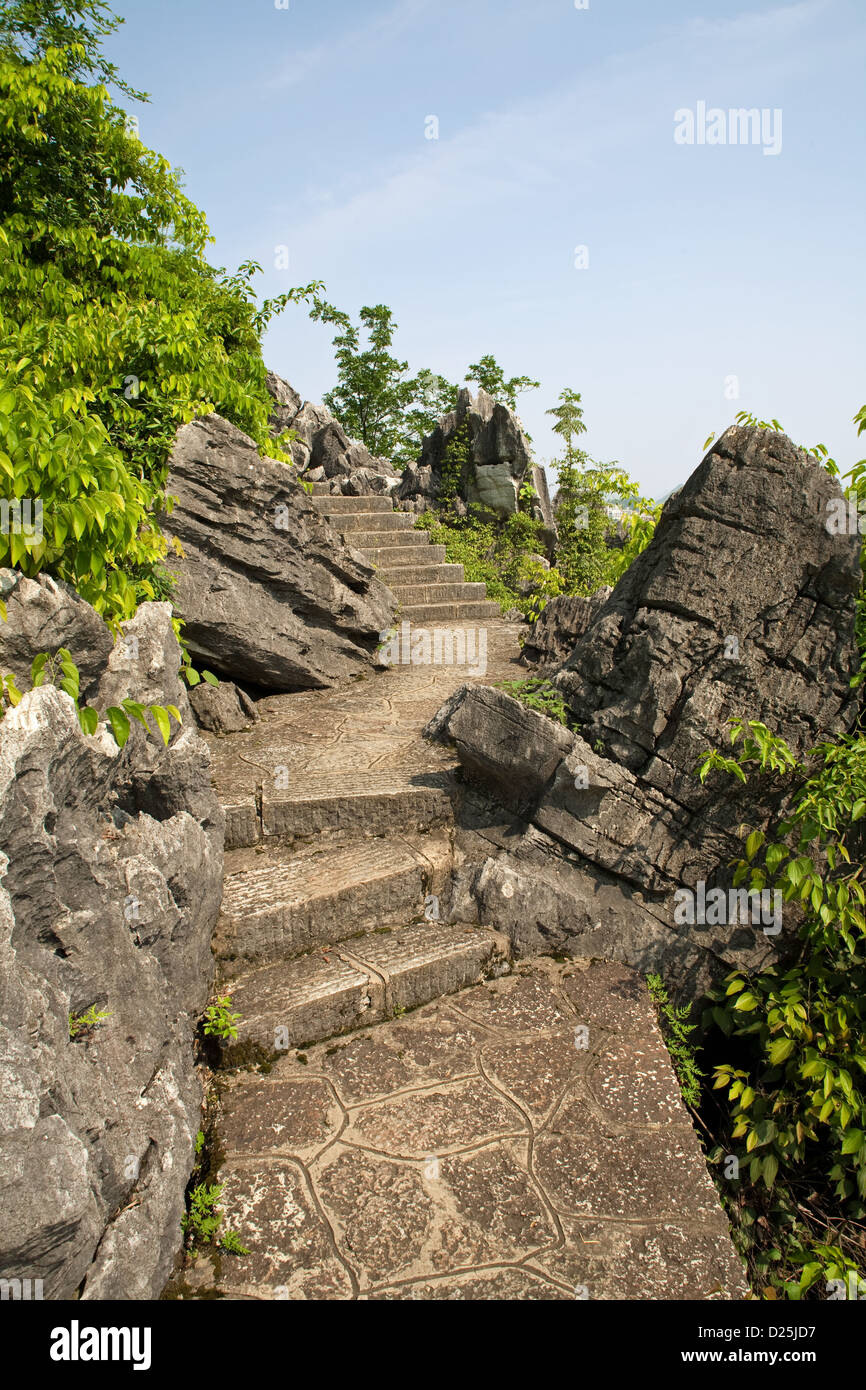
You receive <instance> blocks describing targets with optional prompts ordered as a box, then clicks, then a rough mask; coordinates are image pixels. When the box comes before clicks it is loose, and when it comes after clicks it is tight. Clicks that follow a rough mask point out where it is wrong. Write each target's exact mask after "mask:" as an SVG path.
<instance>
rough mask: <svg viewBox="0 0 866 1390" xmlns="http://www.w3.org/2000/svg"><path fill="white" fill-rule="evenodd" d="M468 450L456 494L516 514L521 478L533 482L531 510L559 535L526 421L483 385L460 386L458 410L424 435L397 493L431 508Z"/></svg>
mask: <svg viewBox="0 0 866 1390" xmlns="http://www.w3.org/2000/svg"><path fill="white" fill-rule="evenodd" d="M464 444H465V450H464V448H463V447H462V446H463V445H464ZM449 447H450V450H451V454H450V456H449ZM464 452H465V454H466V457H465V459H462V460H461V462H462V468H461V469H460V476H459V477H458V478H457V479H456V480H455V481H456V489H457V494H458V496H459V497H460V498H461V499H462V500H463V501H464V502H469V503H473V502H475V503H479V504H481V505H482V506H484V507H487V508H489V510H490V511H492V512H494V513H496V515H497V516H501V517H507V516H511V515H512V514H513V513H514V512H516V511H518V510H519V506H518V497H519V493H520V487H521V484H522V483H524V482H528V483H531V484H532V486H533V487H534V489H535V492H536V496H535V498H534V499H533V500H532V503H531V511H532V515H533V516H535V517H537V518H538V519H539V520H540V521H543V522H544V526H545V529H546V531H547V532H548V533H549V534H550V536H551V537H552V536H555V534H556V532H555V523H554V517H553V508H552V506H551V503H550V495H549V492H548V487H547V479H546V477H545V474H544V470H543V469H542V468H539V467H538V465H537V464H535V463H533V460H532V451H531V448H530V444H529V440H528V439H527V437H526V435H525V434H524V432H523V427H522V425H521V423H520V421H519V419H518V418H517V416H516V415H515V414H514V412H513V411H511V410H509V409H508V407H507V406H505V405H501V404H500V403H499V402H497V401H495V400H494V399H493V397H492V396H489V395H488V394H487V392H486V391H483V390H479V392H478V395H477V396H473V395H472V392H471V391H470V390H469V389H468V388H467V387H464V388H463V389H462V390H461V391H460V393H459V395H458V397H457V408H456V410H452V411H451V412H450V413H449V414H448V415H444V416H443V417H442V419H441V420H440V421H439V423H438V424H437V425H436V428H435V429H434V430H433V433H432V434H429V435H428V436H427V438H426V439H425V440H424V443H423V445H422V449H421V458H420V460H419V462H418V465H417V467H415V468H407V469H406V470H405V472H404V473H403V477H402V480H401V482H400V485H399V487H398V488H397V491H396V493H395V496H396V498H397V499H398V500H399V501H400V502H402V503H404V504H405V506H406V508H407V509H408V510H414V511H426V510H427V508H428V507H430V506H431V505H432V504H433V503H435V502H436V501H437V499H438V498H439V496H440V493H441V491H442V479H443V475H444V474H445V473H446V472H448V471H449V470H451V469H453V468H454V467H455V464H454V462H453V460H454V459H456V458H457V456H458V455H459V454H463V453H464Z"/></svg>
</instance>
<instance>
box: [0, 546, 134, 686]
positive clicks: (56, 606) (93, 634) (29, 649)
mask: <svg viewBox="0 0 866 1390" xmlns="http://www.w3.org/2000/svg"><path fill="white" fill-rule="evenodd" d="M0 599H2V600H3V602H4V603H5V604H6V613H7V620H6V622H5V623H4V622H3V621H2V620H0V670H3V671H4V672H12V674H13V675H14V676H15V678H16V684H17V686H18V689H19V690H29V689H30V667H31V665H32V663H33V658H34V657H35V656H38V655H39V654H40V652H49V653H50V654H51V655H52V656H53V655H54V653H55V652H56V651H57V649H58V647H66V648H68V650H69V652H70V653H71V655H72V657H73V659H74V660H75V662H76V665H77V666H78V671H79V675H80V677H81V699H82V701H83V702H86V701H87V700H88V698H89V697H90V695H91V693H92V691H93V686H94V682H95V680H96V677H97V675H98V673H99V672H100V671H101V670H102V667H103V666H104V665H105V662H106V660H107V659H108V654H109V652H110V651H111V649H112V646H113V644H114V639H113V638H112V636H111V632H110V631H109V629H108V628H107V627H106V625H105V623H104V622H103V621H102V619H101V618H100V616H99V614H98V613H97V612H96V611H95V609H93V608H91V606H90V604H89V603H85V602H84V599H82V598H79V596H78V594H76V593H75V591H74V590H73V589H71V588H70V587H69V585H68V584H64V583H63V581H62V580H57V579H52V578H51V577H50V575H47V574H40V575H39V577H38V578H37V579H27V578H25V576H24V575H23V574H21V573H20V572H19V571H18V570H10V569H0Z"/></svg>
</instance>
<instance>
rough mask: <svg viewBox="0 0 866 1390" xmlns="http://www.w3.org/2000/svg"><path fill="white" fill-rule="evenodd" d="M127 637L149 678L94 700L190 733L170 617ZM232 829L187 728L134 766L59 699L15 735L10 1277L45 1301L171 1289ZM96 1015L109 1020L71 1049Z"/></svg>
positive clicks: (4, 1251)
mask: <svg viewBox="0 0 866 1390" xmlns="http://www.w3.org/2000/svg"><path fill="white" fill-rule="evenodd" d="M126 637H127V638H129V637H133V638H137V639H138V653H139V655H138V658H137V661H138V666H137V668H136V669H137V674H136V671H135V670H132V669H130V670H128V671H127V670H125V669H120V668H119V667H118V661H119V659H120V658H119V657H118V655H116V654H117V652H118V648H117V647H116V648H114V650H113V651H112V656H111V658H110V661H109V669H107V670H106V671H105V672H104V674H103V676H102V678H101V680H100V682H99V690H100V691H102V692H106V693H108V692H110V693H111V695H112V696H115V695H118V694H120V693H121V691H126V690H128V691H129V692H130V693H131V694H133V695H134V696H135V697H136V698H139V699H140V700H142V702H145V701H147V702H156V703H162V704H166V703H172V704H174V703H177V704H178V708H179V709H180V708H183V709H184V712H185V714H186V715H188V708H187V707H186V705H185V700H183V703H181V699H179V698H178V697H179V696H180V697H182V696H183V692H182V691H178V689H177V688H176V685H175V683H176V681H177V675H176V673H177V668H178V665H179V664H180V651H179V648H178V646H177V643H176V641H174V638H173V633H172V630H171V625H170V619H169V614H168V608H167V605H161V604H154V605H145V606H144V608H143V609H140V610H139V613H138V615H137V617H136V619H135V620H133V622H132V623H130V624H127V625H126ZM172 642H174V646H173V650H172V648H171V643H172ZM132 649H133V647H130V648H128V651H129V650H132ZM73 656H75V657H76V658H77V659H78V660H79V661H81V659H82V656H83V653H82V652H81V651H77V652H76V651H73ZM127 659H128V657H125V658H124V660H127ZM161 662H163V664H162V665H160V663H161ZM160 672H161V673H162V674H160ZM94 703H96V704H97V706H99V703H100V702H99V701H98V700H97V701H95V702H94ZM223 829H224V817H223V813H222V811H221V809H220V807H219V805H218V803H217V801H216V798H215V797H214V794H213V791H212V789H211V785H210V759H209V754H208V751H207V748H206V746H205V744H204V743H203V741H202V739H201V738H200V736H199V735H198V734H197V733H196V731H195V729H194V728H193V727H191V724H190V725H185V726H184V727H182V728H180V729H178V728H177V727H176V725H175V727H174V732H173V735H172V739H171V742H170V744H169V747H168V748H165V747H164V746H163V744H162V741H161V739H158V738H157V736H156V734H155V733H154V734H152V735H151V736H150V737H148V736H146V735H145V733H144V730H143V729H140V728H137V726H134V732H133V734H132V736H131V737H130V739H129V741H128V742H127V744H126V745H125V747H124V748H123V750H120V749H118V747H117V745H116V743H115V742H114V740H113V738H112V737H111V735H110V734H109V733H108V731H107V730H106V728H105V726H104V725H101V726H100V728H99V731H98V732H97V734H96V735H94V736H87V735H85V734H83V733H82V732H81V729H80V727H79V723H78V719H77V717H76V714H75V709H74V706H73V703H72V701H71V699H70V698H69V696H67V695H66V694H64V693H63V692H61V691H59V690H57V689H56V688H55V687H53V686H44V687H41V688H40V689H38V690H33V691H30V692H29V693H28V694H26V695H25V696H24V699H23V700H22V701H21V703H20V704H19V705H18V706H17V707H16V708H15V709H13V710H11V711H9V712H7V714H6V715H5V717H4V718H3V719H2V720H0V873H2V881H0V1071H2V1079H0V1161H2V1171H3V1175H4V1176H3V1203H2V1206H0V1276H2V1277H4V1278H11V1279H15V1278H33V1279H42V1280H43V1282H44V1296H45V1297H46V1298H53V1299H68V1298H72V1297H74V1296H75V1295H76V1290H80V1297H82V1298H84V1299H92V1298H98V1299H106V1298H119V1299H146V1298H154V1297H158V1295H159V1293H160V1291H161V1289H162V1287H163V1285H164V1283H165V1281H166V1279H167V1277H168V1275H169V1273H170V1270H171V1265H172V1261H173V1257H174V1253H175V1251H176V1250H177V1248H178V1247H179V1244H180V1225H179V1223H180V1219H181V1216H182V1214H183V1210H184V1190H185V1187H186V1183H187V1180H188V1176H189V1173H190V1170H191V1167H192V1162H193V1151H194V1136H195V1134H196V1131H197V1129H198V1127H199V1122H200V1112H201V1101H202V1092H201V1085H200V1081H199V1078H198V1075H197V1072H196V1068H195V1063H194V1047H193V1038H194V1031H195V1027H196V1020H197V1018H198V1016H199V1015H200V1013H201V1011H202V1008H203V1006H204V1004H205V1003H206V1001H207V998H208V994H209V990H210V983H211V978H212V973H213V958H212V955H211V950H210V940H211V935H212V931H213V927H214V923H215V921H216V918H217V914H218V911H219V903H220V897H221V892H222V857H223V850H222V846H223ZM91 1007H95V1008H96V1009H98V1010H99V1011H104V1012H106V1013H107V1015H108V1016H107V1017H106V1018H105V1019H104V1021H103V1022H102V1023H100V1024H98V1025H97V1026H95V1027H93V1028H91V1029H86V1030H83V1031H81V1032H79V1034H78V1036H77V1037H76V1038H75V1039H72V1038H71V1037H70V1029H69V1016H70V1014H73V1015H77V1016H80V1015H82V1014H84V1013H85V1012H86V1011H87V1010H89V1009H90V1008H91Z"/></svg>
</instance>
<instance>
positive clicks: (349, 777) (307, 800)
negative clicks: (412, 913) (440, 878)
mask: <svg viewBox="0 0 866 1390" xmlns="http://www.w3.org/2000/svg"><path fill="white" fill-rule="evenodd" d="M450 781H451V779H450V776H449V774H448V773H447V772H445V773H443V772H426V773H425V772H418V773H415V774H407V775H405V776H400V775H398V774H390V775H389V774H388V773H384V772H379V773H370V772H363V773H362V772H355V773H351V772H341V773H339V774H337V773H333V774H330V775H319V774H316V773H313V774H312V775H309V774H306V773H305V774H304V776H303V779H302V785H300V786H298V787H294V788H289V789H287V790H286V791H274V790H273V789H272V788H271V787H270V786H265V787H264V788H263V791H262V802H261V805H262V830H263V832H264V835H265V836H280V835H281V836H285V837H287V838H289V837H296V836H302V835H319V834H321V832H322V831H324V830H341V831H347V832H348V831H355V832H357V834H359V835H383V834H385V833H386V832H387V831H394V832H395V833H398V834H399V832H400V831H401V830H407V829H413V830H427V829H428V828H430V827H432V826H437V825H444V824H446V823H450V822H451V820H452V806H451V798H450V796H449V786H450Z"/></svg>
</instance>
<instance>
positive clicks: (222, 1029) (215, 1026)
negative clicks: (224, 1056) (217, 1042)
mask: <svg viewBox="0 0 866 1390" xmlns="http://www.w3.org/2000/svg"><path fill="white" fill-rule="evenodd" d="M231 1002H232V998H231V995H230V994H223V995H221V996H220V997H219V998H218V999H217V1001H216V1003H215V1004H210V1005H208V1007H207V1008H206V1009H205V1011H204V1031H205V1033H206V1034H207V1036H208V1037H215V1038H220V1039H221V1040H222V1041H223V1042H227V1041H228V1040H229V1039H234V1038H236V1037H237V1035H238V1030H237V1025H238V1023H239V1022H240V1020H241V1017H242V1015H241V1014H233V1013H231V1012H230V1009H231Z"/></svg>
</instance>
